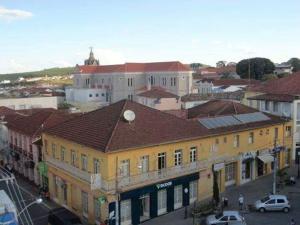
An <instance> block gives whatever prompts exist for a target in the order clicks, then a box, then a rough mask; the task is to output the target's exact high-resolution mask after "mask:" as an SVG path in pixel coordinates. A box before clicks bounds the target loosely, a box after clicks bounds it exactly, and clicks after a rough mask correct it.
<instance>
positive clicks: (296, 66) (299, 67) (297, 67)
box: [287, 58, 300, 72]
mask: <svg viewBox="0 0 300 225" xmlns="http://www.w3.org/2000/svg"><path fill="white" fill-rule="evenodd" d="M287 63H288V64H290V65H291V66H292V67H293V72H297V71H300V59H298V58H291V59H290V60H289V61H287Z"/></svg>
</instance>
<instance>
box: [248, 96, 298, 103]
mask: <svg viewBox="0 0 300 225" xmlns="http://www.w3.org/2000/svg"><path fill="white" fill-rule="evenodd" d="M248 99H250V100H268V101H279V102H293V101H294V99H295V96H294V95H287V94H262V95H257V96H252V97H249V98H248Z"/></svg>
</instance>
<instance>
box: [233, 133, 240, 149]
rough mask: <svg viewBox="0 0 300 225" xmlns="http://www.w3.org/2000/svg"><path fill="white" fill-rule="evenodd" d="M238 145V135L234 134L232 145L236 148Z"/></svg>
mask: <svg viewBox="0 0 300 225" xmlns="http://www.w3.org/2000/svg"><path fill="white" fill-rule="evenodd" d="M239 146H240V135H235V136H234V140H233V147H235V148H238V147H239Z"/></svg>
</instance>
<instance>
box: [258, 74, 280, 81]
mask: <svg viewBox="0 0 300 225" xmlns="http://www.w3.org/2000/svg"><path fill="white" fill-rule="evenodd" d="M277 78H278V76H277V75H275V74H272V73H271V74H265V75H263V76H262V78H261V80H262V81H267V80H274V79H277Z"/></svg>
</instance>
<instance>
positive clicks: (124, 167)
mask: <svg viewBox="0 0 300 225" xmlns="http://www.w3.org/2000/svg"><path fill="white" fill-rule="evenodd" d="M129 168H130V161H129V159H126V160H122V161H121V163H120V175H121V176H122V177H128V176H129V174H130V171H129Z"/></svg>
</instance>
